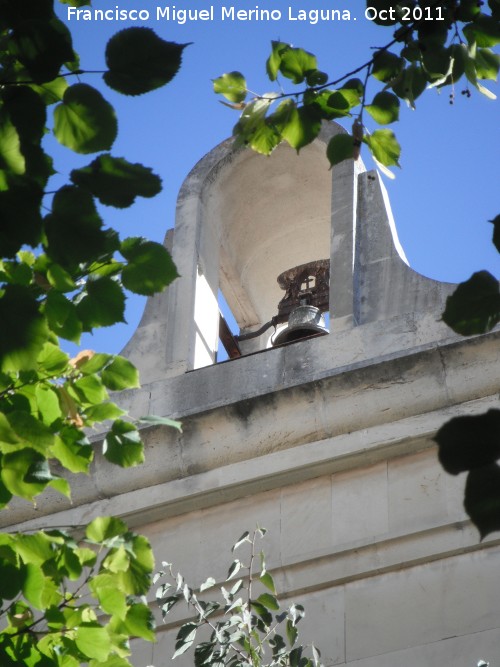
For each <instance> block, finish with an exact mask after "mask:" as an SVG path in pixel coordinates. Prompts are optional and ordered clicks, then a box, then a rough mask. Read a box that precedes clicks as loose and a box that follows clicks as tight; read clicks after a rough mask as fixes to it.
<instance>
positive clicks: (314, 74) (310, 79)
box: [306, 69, 328, 87]
mask: <svg viewBox="0 0 500 667" xmlns="http://www.w3.org/2000/svg"><path fill="white" fill-rule="evenodd" d="M306 81H307V85H308V86H313V87H314V86H324V85H325V83H326V82H327V81H328V74H327V73H326V72H321V71H320V70H319V69H315V70H310V71H309V72H307V73H306Z"/></svg>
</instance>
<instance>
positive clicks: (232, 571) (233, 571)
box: [226, 560, 241, 581]
mask: <svg viewBox="0 0 500 667" xmlns="http://www.w3.org/2000/svg"><path fill="white" fill-rule="evenodd" d="M240 569H241V561H239V560H235V561H233V562H232V563H231V566H230V567H229V570H228V572H227V577H226V581H228V580H229V579H231V578H232V577H234V576H236V575H237V574H238V572H239V571H240Z"/></svg>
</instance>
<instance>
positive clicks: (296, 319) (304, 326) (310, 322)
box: [272, 305, 329, 346]
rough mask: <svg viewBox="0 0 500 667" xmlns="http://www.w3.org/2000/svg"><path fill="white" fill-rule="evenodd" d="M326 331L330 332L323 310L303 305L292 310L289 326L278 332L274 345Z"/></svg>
mask: <svg viewBox="0 0 500 667" xmlns="http://www.w3.org/2000/svg"><path fill="white" fill-rule="evenodd" d="M325 333H329V332H328V329H327V328H326V324H325V318H324V317H323V314H322V313H321V310H320V309H319V308H317V307H316V306H311V305H302V306H297V308H295V309H294V310H292V312H291V313H290V317H289V318H288V326H287V327H286V328H285V329H282V330H281V331H280V332H278V333H277V334H276V336H275V337H274V338H273V341H272V342H273V346H276V345H283V343H291V342H293V341H296V340H300V339H301V338H307V337H309V336H314V335H318V334H325Z"/></svg>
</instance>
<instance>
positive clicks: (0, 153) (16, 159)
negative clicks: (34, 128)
mask: <svg viewBox="0 0 500 667" xmlns="http://www.w3.org/2000/svg"><path fill="white" fill-rule="evenodd" d="M0 169H5V170H7V171H10V172H12V173H13V174H18V175H19V174H24V172H25V171H26V161H25V158H24V155H23V153H22V151H21V139H20V137H19V134H18V131H17V130H16V128H15V126H14V124H13V122H12V120H11V118H10V116H9V114H7V113H6V111H5V110H4V109H3V108H2V109H0ZM2 189H5V188H2Z"/></svg>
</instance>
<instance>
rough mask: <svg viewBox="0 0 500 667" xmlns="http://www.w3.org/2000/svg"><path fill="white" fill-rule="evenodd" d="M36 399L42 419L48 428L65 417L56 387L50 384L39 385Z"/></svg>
mask: <svg viewBox="0 0 500 667" xmlns="http://www.w3.org/2000/svg"><path fill="white" fill-rule="evenodd" d="M35 398H36V402H37V406H38V413H39V415H40V419H41V420H42V422H43V423H44V424H45V425H46V426H49V427H51V426H52V425H53V424H54V422H56V421H57V420H58V419H61V418H62V417H63V414H62V412H61V407H60V405H59V395H58V393H57V390H56V389H55V388H54V387H52V386H51V385H48V384H45V385H43V384H37V386H36V387H35Z"/></svg>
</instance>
